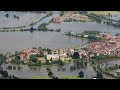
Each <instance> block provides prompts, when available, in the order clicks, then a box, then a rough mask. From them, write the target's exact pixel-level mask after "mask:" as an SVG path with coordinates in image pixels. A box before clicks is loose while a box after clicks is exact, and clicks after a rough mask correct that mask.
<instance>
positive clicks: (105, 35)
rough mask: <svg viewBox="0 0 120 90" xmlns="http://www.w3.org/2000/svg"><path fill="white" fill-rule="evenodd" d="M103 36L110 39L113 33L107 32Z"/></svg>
mask: <svg viewBox="0 0 120 90" xmlns="http://www.w3.org/2000/svg"><path fill="white" fill-rule="evenodd" d="M103 38H104V39H108V40H109V39H111V38H112V34H111V33H105V34H104V35H103Z"/></svg>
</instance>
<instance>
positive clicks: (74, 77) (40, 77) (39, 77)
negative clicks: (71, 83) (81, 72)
mask: <svg viewBox="0 0 120 90" xmlns="http://www.w3.org/2000/svg"><path fill="white" fill-rule="evenodd" d="M66 78H67V79H89V78H87V77H83V78H80V77H78V76H64V77H63V78H61V79H66ZM22 79H51V78H50V77H48V76H36V77H29V78H22Z"/></svg>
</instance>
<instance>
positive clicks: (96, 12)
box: [88, 11, 120, 15]
mask: <svg viewBox="0 0 120 90" xmlns="http://www.w3.org/2000/svg"><path fill="white" fill-rule="evenodd" d="M88 13H94V14H97V15H108V14H111V15H120V12H119V11H88Z"/></svg>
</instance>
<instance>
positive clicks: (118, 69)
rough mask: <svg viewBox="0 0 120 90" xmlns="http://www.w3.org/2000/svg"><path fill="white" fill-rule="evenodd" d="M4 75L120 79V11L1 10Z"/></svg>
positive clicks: (0, 70) (1, 67) (0, 50)
mask: <svg viewBox="0 0 120 90" xmlns="http://www.w3.org/2000/svg"><path fill="white" fill-rule="evenodd" d="M0 79H120V11H0Z"/></svg>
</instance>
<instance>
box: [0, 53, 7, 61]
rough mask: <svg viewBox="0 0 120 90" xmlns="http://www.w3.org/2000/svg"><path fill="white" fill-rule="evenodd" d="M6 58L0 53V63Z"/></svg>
mask: <svg viewBox="0 0 120 90" xmlns="http://www.w3.org/2000/svg"><path fill="white" fill-rule="evenodd" d="M5 60H6V57H5V56H4V55H3V54H0V63H3V62H4V61H5Z"/></svg>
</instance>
